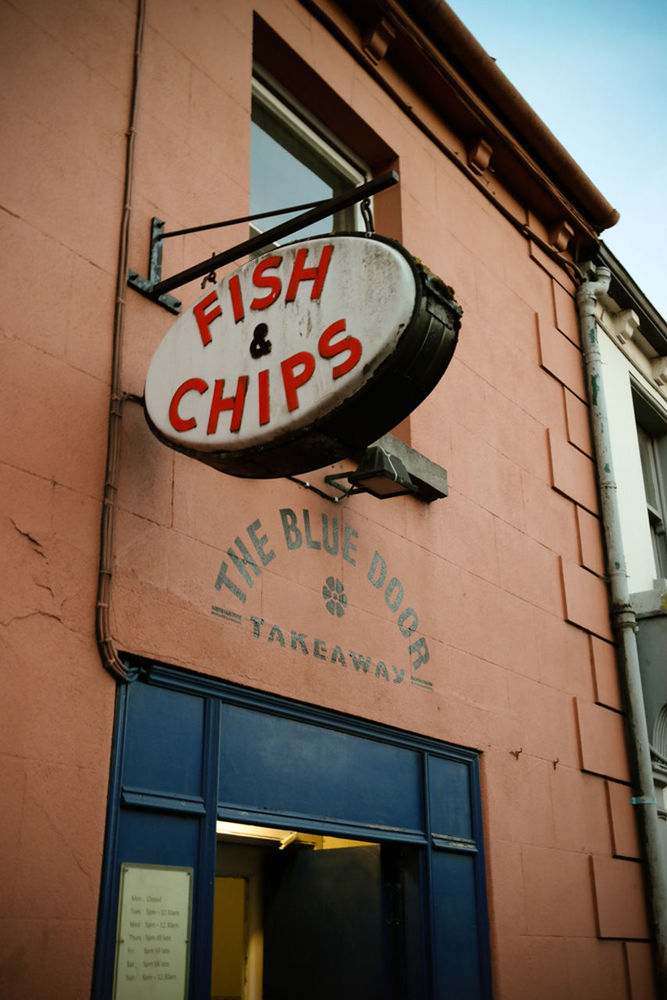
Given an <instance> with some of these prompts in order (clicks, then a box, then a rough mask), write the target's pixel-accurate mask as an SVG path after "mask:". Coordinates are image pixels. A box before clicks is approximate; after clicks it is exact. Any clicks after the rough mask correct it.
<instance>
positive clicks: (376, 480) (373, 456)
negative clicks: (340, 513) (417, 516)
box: [325, 434, 447, 503]
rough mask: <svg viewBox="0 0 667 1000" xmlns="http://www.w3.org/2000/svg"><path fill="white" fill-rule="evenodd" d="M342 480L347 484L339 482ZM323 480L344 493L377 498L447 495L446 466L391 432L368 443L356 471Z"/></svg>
mask: <svg viewBox="0 0 667 1000" xmlns="http://www.w3.org/2000/svg"><path fill="white" fill-rule="evenodd" d="M343 479H345V480H347V482H348V483H349V487H347V488H346V487H344V486H341V485H340V482H341V480H343ZM325 482H326V483H328V485H329V486H335V488H336V489H337V490H340V491H341V493H342V494H343V496H351V495H353V494H355V493H370V494H371V496H374V497H377V499H378V500H389V499H390V498H391V497H400V496H405V495H406V494H410V495H412V496H414V497H416V498H417V499H418V500H423V501H424V502H425V503H432V502H433V500H438V499H440V498H441V497H446V496H447V471H446V469H443V468H442V467H441V466H440V465H436V463H435V462H431V461H430V459H428V458H425V457H424V455H422V454H420V452H418V451H416V450H415V449H414V448H411V447H410V445H407V444H405V442H404V441H401V440H400V438H397V437H394V435H393V434H385V435H384V437H381V438H379V439H378V440H377V441H375V442H374V443H373V444H371V445H369V446H368V448H366V450H365V452H364V453H363V455H362V456H361V459H360V460H359V464H358V466H357V468H356V469H355V470H353V471H351V472H341V473H336V474H335V475H329V476H325ZM341 499H342V498H341Z"/></svg>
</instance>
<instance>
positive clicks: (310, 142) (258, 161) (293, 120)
mask: <svg viewBox="0 0 667 1000" xmlns="http://www.w3.org/2000/svg"><path fill="white" fill-rule="evenodd" d="M324 131H325V130H322V131H319V130H318V129H317V127H315V126H313V125H311V123H310V122H309V121H306V119H305V118H304V117H302V116H301V113H300V112H297V111H296V110H295V109H294V108H293V107H292V106H291V105H290V104H288V103H286V102H285V101H283V100H281V98H279V97H278V96H277V95H276V93H274V92H273V90H271V89H269V88H268V87H266V86H265V85H264V84H263V83H262V82H261V81H259V80H255V81H254V83H253V100H252V124H251V134H250V212H251V214H253V215H254V214H257V213H259V212H266V211H270V210H271V209H279V208H287V207H288V206H290V205H300V204H307V203H309V202H313V201H323V200H324V199H326V198H331V197H333V196H334V195H337V194H341V193H342V192H343V191H348V190H350V188H354V187H357V186H358V185H359V184H362V183H363V182H364V180H365V179H366V176H365V173H364V172H362V170H360V169H359V168H358V167H357V166H356V165H355V164H354V163H353V162H352V161H351V160H350V159H348V158H347V156H346V154H345V153H343V152H342V151H341V150H340V149H339V148H337V147H336V146H335V145H334V144H333V143H332V141H331V140H329V139H327V138H325V137H324ZM357 212H358V210H357V209H355V208H354V207H352V208H350V209H346V210H345V211H343V212H340V213H337V214H336V216H335V218H334V217H332V216H328V217H327V218H324V219H321V220H320V221H319V222H316V223H314V224H313V225H311V226H309V227H308V228H307V229H303V230H299V231H298V232H297V233H295V234H294V235H293V236H290V237H287V238H286V239H287V240H290V239H302V238H305V237H308V236H316V235H322V234H325V233H330V232H333V230H334V229H336V230H337V231H339V232H340V231H342V230H345V229H347V230H355V229H357V228H358V226H357V224H356V219H357ZM295 214H298V213H295ZM289 217H290V216H288V215H282V216H269V217H267V218H266V219H259V220H257V223H256V224H255V225H254V227H253V228H254V230H255V231H256V232H262V231H264V230H266V229H270V228H272V227H273V226H276V225H278V224H279V223H280V222H284V221H285V220H286V219H287V218H289ZM281 242H282V241H281Z"/></svg>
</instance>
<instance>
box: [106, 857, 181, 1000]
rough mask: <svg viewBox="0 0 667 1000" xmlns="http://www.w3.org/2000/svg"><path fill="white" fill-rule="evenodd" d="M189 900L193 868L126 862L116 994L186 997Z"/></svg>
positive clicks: (133, 998) (149, 999)
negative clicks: (162, 866)
mask: <svg viewBox="0 0 667 1000" xmlns="http://www.w3.org/2000/svg"><path fill="white" fill-rule="evenodd" d="M191 900H192V869H191V868H159V867H157V866H153V865H130V864H124V865H123V866H122V868H121V884H120V899H119V903H118V938H117V941H116V969H115V975H114V991H113V996H114V1000H184V997H185V996H186V995H187V977H188V957H189V942H190V918H191Z"/></svg>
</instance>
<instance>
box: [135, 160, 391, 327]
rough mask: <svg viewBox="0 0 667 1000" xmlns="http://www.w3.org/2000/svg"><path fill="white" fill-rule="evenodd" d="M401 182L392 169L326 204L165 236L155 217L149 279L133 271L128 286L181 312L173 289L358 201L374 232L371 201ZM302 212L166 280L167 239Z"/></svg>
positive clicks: (295, 206) (159, 303)
mask: <svg viewBox="0 0 667 1000" xmlns="http://www.w3.org/2000/svg"><path fill="white" fill-rule="evenodd" d="M398 180H399V177H398V174H397V173H396V171H394V170H390V171H389V172H388V173H386V174H382V175H381V176H380V177H376V178H374V179H373V180H372V181H368V182H367V183H366V184H361V185H359V187H356V188H352V190H350V191H345V192H344V193H343V194H339V195H336V196H335V197H333V198H327V199H326V200H324V201H317V202H309V203H308V204H306V205H293V206H292V207H291V208H283V209H274V210H272V211H271V212H262V213H259V214H257V215H251V216H245V217H244V218H242V219H229V220H227V221H226V222H213V223H210V224H208V225H205V226H193V227H192V228H190V229H178V230H174V231H173V232H169V233H165V231H164V222H162V221H161V220H160V219H156V218H154V219H153V220H152V222H151V242H150V251H149V260H148V278H142V277H141V276H140V275H139V274H137V272H136V271H132V270H129V271H128V276H127V283H128V285H129V286H130V288H134V290H135V291H137V292H139V293H140V295H144V296H145V297H146V298H148V299H150V300H151V301H152V302H156V303H157V304H158V305H161V306H163V307H164V308H165V309H168V310H169V311H170V312H173V313H180V311H181V302H180V300H179V299H176V298H174V297H173V296H172V295H169V294H168V292H170V291H171V290H172V289H173V288H178V287H180V286H181V285H185V284H187V282H189V281H194V279H195V278H201V277H205V276H206V275H210V274H211V273H212V272H214V271H215V270H216V268H218V267H224V266H225V265H226V264H231V263H232V262H233V261H236V260H240V259H241V258H242V257H246V256H248V255H249V254H252V253H257V252H258V251H260V250H263V249H265V248H266V247H270V246H272V245H273V244H275V243H277V242H278V240H281V239H283V238H284V237H285V236H291V235H292V234H293V233H296V232H298V231H299V230H300V229H305V228H306V227H307V226H310V225H312V223H314V222H319V221H320V220H321V219H326V218H327V216H329V215H333V214H335V213H336V212H339V211H341V210H342V209H344V208H349V206H350V205H354V204H356V203H357V202H362V212H363V217H364V222H365V224H366V230H367V232H370V231H371V230H372V228H373V224H372V216H371V215H370V209H369V203H368V199H369V198H370V197H371V196H372V195H374V194H379V192H380V191H384V190H385V189H386V188H389V187H393V186H394V184H397V183H398ZM302 209H305V211H302V212H301V214H299V215H297V216H295V218H293V219H288V220H287V221H286V222H281V223H280V224H279V225H277V226H274V227H273V228H272V229H267V230H266V232H264V233H260V234H259V235H258V236H254V237H252V238H251V239H249V240H244V241H243V243H237V244H236V246H233V247H230V249H229V250H225V251H224V252H223V253H219V254H213V256H212V257H209V258H207V259H206V260H204V261H200V263H199V264H195V265H193V266H192V267H189V268H187V269H186V270H185V271H179V272H178V274H174V275H172V277H170V278H164V279H163V278H162V246H163V242H164V240H166V239H168V238H169V237H172V236H185V235H187V234H188V233H198V232H202V231H203V230H206V229H218V228H222V227H223V226H231V225H236V224H238V223H244V222H252V221H253V220H255V219H260V218H266V217H267V216H273V215H281V214H285V213H287V212H294V211H300V210H302Z"/></svg>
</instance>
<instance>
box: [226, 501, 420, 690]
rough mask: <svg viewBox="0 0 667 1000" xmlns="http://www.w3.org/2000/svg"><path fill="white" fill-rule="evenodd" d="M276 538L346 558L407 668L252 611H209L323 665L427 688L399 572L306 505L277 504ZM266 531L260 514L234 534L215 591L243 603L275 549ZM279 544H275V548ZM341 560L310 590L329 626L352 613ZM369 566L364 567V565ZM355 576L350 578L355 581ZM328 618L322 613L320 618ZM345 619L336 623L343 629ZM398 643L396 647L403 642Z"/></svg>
mask: <svg viewBox="0 0 667 1000" xmlns="http://www.w3.org/2000/svg"><path fill="white" fill-rule="evenodd" d="M277 523H278V524H279V527H277V538H278V541H279V543H282V550H283V552H284V553H285V555H289V556H290V557H292V555H293V554H294V553H298V552H299V551H304V552H305V551H308V550H311V551H313V552H320V553H322V554H325V553H326V555H327V556H332V557H335V558H336V559H338V560H342V561H343V562H345V563H348V564H349V565H350V566H352V567H355V568H357V569H359V568H361V573H360V574H359V576H358V577H357V579H358V581H360V582H365V583H366V585H369V584H370V586H371V587H372V589H373V591H375V592H377V594H378V599H381V600H382V601H383V603H384V605H385V607H386V608H388V610H389V611H390V612H391V614H392V615H393V616H394V619H395V623H396V628H397V630H398V634H399V636H400V638H401V639H402V640H407V643H406V645H405V646H402V648H403V649H404V650H405V654H404V655H405V656H406V660H408V661H409V664H410V669H409V671H406V668H405V667H400V666H399V667H397V666H396V665H394V664H392V663H389V662H388V661H387V660H385V659H382V658H373V657H372V656H371V655H369V654H368V653H366V652H360V651H359V650H357V649H349V648H345V646H344V645H343V643H342V642H341V641H340V640H339V641H332V640H331V638H323V637H320V636H310V635H308V634H307V633H306V632H303V631H302V630H300V629H299V628H298V627H293V626H292V625H290V626H289V627H286V626H285V625H284V624H283V623H279V622H274V623H272V624H270V625H268V624H265V620H264V618H263V617H258V616H256V615H250V616H249V617H248V618H247V619H244V618H243V615H242V614H240V613H239V612H236V611H234V610H233V609H230V608H223V607H220V606H219V605H217V604H215V605H213V607H212V614H214V615H216V617H218V618H220V619H222V620H224V621H225V622H227V623H228V624H233V625H242V624H243V622H244V621H246V620H247V621H249V622H250V623H251V625H252V636H253V638H254V639H261V640H263V641H265V642H266V643H273V644H275V645H276V646H280V647H281V648H282V649H285V650H288V651H292V652H294V653H298V654H300V655H301V656H311V657H313V659H315V660H319V661H321V662H323V663H331V664H338V665H339V666H341V667H345V668H347V667H348V666H349V667H350V668H351V670H352V671H353V672H354V673H355V674H359V675H362V676H365V675H369V676H370V675H372V676H374V677H376V678H379V679H383V680H386V681H391V683H393V684H401V683H402V682H403V680H404V679H406V676H407V677H409V680H410V683H411V684H413V685H416V686H418V687H422V688H424V689H426V690H430V689H431V688H432V682H431V681H429V680H427V679H426V678H425V677H423V676H421V675H418V673H417V672H418V671H420V670H421V668H422V667H423V666H424V665H425V664H427V663H429V662H430V659H431V656H430V652H429V647H428V642H427V639H426V638H425V637H424V636H419V635H416V633H417V630H418V628H419V617H418V615H417V612H416V610H415V609H414V608H413V607H412V606H410V605H409V604H408V602H407V599H406V594H405V587H404V585H403V583H402V581H401V580H400V578H399V577H398V576H395V575H392V574H391V572H390V570H389V569H388V567H387V562H386V560H385V559H384V557H383V556H382V555H381V554H380V553H379V552H378V551H377V549H376V550H374V551H373V552H372V555H370V556H369V557H368V558H366V557H364V555H363V549H361V567H359V566H358V563H359V562H360V539H359V533H358V532H357V531H356V530H355V529H354V528H352V527H351V526H350V525H349V524H344V523H343V521H342V518H339V517H336V516H332V515H330V514H328V513H326V512H322V511H318V512H317V513H316V514H313V513H312V512H311V511H310V510H309V509H308V508H303V509H302V510H301V511H299V512H297V511H295V510H293V509H292V508H291V507H281V508H280V509H279V510H278V519H277ZM269 535H270V533H269V531H268V530H267V529H266V528H264V526H263V525H262V523H261V521H260V520H259V519H257V520H255V521H252V523H251V524H249V525H248V526H247V527H246V529H245V531H244V532H242V533H241V534H239V535H237V536H236V538H235V539H234V542H233V544H232V545H229V546H228V548H227V556H228V558H227V559H225V560H223V561H222V563H221V564H220V568H219V570H218V575H217V577H216V580H215V584H214V585H215V588H216V590H218V591H226V592H228V593H229V594H231V595H232V596H233V597H234V599H235V600H237V601H239V602H240V603H241V604H245V603H246V602H247V599H248V593H249V592H250V591H251V590H252V588H253V587H254V585H255V583H256V582H257V581H258V580H259V578H260V577H261V575H262V572H263V570H264V569H265V568H266V567H267V566H268V565H269V564H270V563H271V562H272V561H273V560H274V559H275V558H276V555H277V549H276V548H275V547H274V546H273V545H272V542H271V541H270V537H269ZM280 547H281V545H280V544H279V545H278V548H280ZM340 566H341V564H339V566H338V567H336V566H335V564H332V570H330V571H329V572H328V573H327V574H326V576H325V578H324V580H323V581H322V582H321V583H320V582H319V581H317V587H316V588H315V589H316V590H317V589H318V588H319V589H320V591H321V600H322V607H323V611H324V613H325V615H327V614H328V615H330V616H331V620H330V624H332V623H333V622H334V621H335V622H341V619H344V618H345V616H346V615H348V614H350V613H354V601H353V600H350V587H351V586H352V583H349V582H348V580H347V578H345V582H343V580H342V579H339V576H340V577H342V573H341V569H340ZM366 567H367V568H366ZM354 576H355V574H352V577H351V578H350V579H351V580H353V578H354ZM324 620H326V618H325V619H324ZM344 624H345V623H344V622H343V623H342V625H343V627H344ZM401 645H402V644H401Z"/></svg>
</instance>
